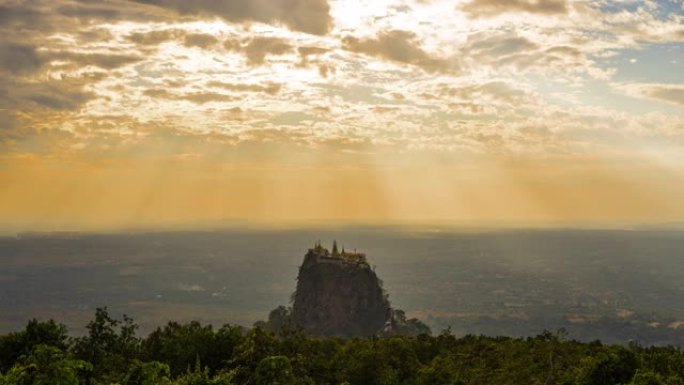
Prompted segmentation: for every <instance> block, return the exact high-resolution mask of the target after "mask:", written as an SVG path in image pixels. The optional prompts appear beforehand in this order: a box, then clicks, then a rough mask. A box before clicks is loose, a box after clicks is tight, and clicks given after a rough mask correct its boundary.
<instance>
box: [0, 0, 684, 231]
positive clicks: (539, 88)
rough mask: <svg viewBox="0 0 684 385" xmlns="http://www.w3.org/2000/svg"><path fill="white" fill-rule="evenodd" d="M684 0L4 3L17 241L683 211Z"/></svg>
mask: <svg viewBox="0 0 684 385" xmlns="http://www.w3.org/2000/svg"><path fill="white" fill-rule="evenodd" d="M682 196H684V1H682V0H658V1H656V0H647V1H633V0H615V1H607V0H595V1H592V0H583V1H576V0H465V1H457V0H195V1H191V2H190V1H184V0H107V1H94V0H49V1H48V0H24V1H22V0H0V231H27V230H40V231H52V230H111V229H130V228H160V227H174V226H180V227H201V226H215V225H217V224H230V223H251V224H271V225H283V224H301V223H328V224H330V223H333V224H454V225H477V226H479V225H487V226H497V225H503V226H508V225H522V226H529V225H534V226H558V225H560V226H566V225H573V226H596V225H600V226H622V225H625V224H654V223H674V222H684V199H682V198H681V197H682Z"/></svg>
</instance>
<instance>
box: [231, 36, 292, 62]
mask: <svg viewBox="0 0 684 385" xmlns="http://www.w3.org/2000/svg"><path fill="white" fill-rule="evenodd" d="M224 47H225V48H226V49H228V50H231V51H243V52H244V54H245V56H246V57H247V64H249V65H253V66H256V65H262V64H264V59H265V58H266V56H268V55H284V54H286V53H289V52H292V50H293V47H292V46H291V45H290V44H289V43H288V42H287V41H286V40H284V39H281V38H277V37H255V38H253V39H251V40H249V42H248V43H247V44H246V45H242V44H240V43H239V42H238V41H236V40H230V39H229V40H227V41H225V42H224Z"/></svg>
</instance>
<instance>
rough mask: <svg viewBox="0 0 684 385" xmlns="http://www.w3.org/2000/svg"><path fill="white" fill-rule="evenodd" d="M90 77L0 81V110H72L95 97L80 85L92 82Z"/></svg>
mask: <svg viewBox="0 0 684 385" xmlns="http://www.w3.org/2000/svg"><path fill="white" fill-rule="evenodd" d="M93 76H95V75H93ZM93 76H82V77H78V78H65V79H61V80H55V79H53V80H45V81H42V82H28V81H24V80H17V79H11V78H0V94H4V95H3V97H2V98H1V100H0V109H8V110H12V111H24V112H26V111H31V110H33V109H36V108H38V109H40V108H47V109H51V110H59V111H76V110H78V109H80V108H81V106H82V105H83V104H85V103H86V102H88V101H89V100H92V99H93V98H95V95H94V94H92V93H90V92H87V91H84V86H85V85H87V84H89V83H90V82H92V81H94V79H93ZM95 78H97V77H96V76H95Z"/></svg>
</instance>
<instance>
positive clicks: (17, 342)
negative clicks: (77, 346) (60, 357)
mask: <svg viewBox="0 0 684 385" xmlns="http://www.w3.org/2000/svg"><path fill="white" fill-rule="evenodd" d="M67 340H68V337H67V328H66V326H64V325H63V324H58V323H57V322H55V321H54V320H49V321H46V322H41V321H38V320H36V319H35V318H34V319H32V320H30V321H29V322H28V324H27V325H26V328H25V329H24V330H23V331H21V332H15V333H10V334H8V335H5V336H2V337H0V371H7V370H9V369H10V368H11V367H12V366H13V365H14V363H15V362H16V361H17V360H18V359H19V357H21V356H24V355H28V354H30V353H31V352H32V351H33V350H34V348H35V347H36V346H38V345H47V346H54V347H56V348H57V349H59V350H62V351H65V350H66V349H67V348H68V343H67Z"/></svg>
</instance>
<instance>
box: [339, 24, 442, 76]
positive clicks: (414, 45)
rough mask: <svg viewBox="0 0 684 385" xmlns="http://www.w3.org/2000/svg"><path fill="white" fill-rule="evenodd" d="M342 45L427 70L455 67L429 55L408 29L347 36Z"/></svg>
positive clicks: (433, 70) (345, 47)
mask: <svg viewBox="0 0 684 385" xmlns="http://www.w3.org/2000/svg"><path fill="white" fill-rule="evenodd" d="M342 45H343V47H344V49H346V50H349V51H352V52H359V53H363V54H366V55H370V56H376V57H381V58H383V59H387V60H391V61H395V62H400V63H406V64H413V65H416V66H419V67H421V68H423V69H424V70H426V71H428V72H438V71H442V72H450V71H453V70H454V69H455V66H454V63H451V62H449V61H448V60H444V59H440V58H433V57H431V56H430V55H429V54H428V53H427V52H425V51H424V50H423V49H422V48H421V46H420V42H419V41H418V39H417V37H416V35H415V34H414V33H413V32H409V31H400V30H393V31H385V32H380V33H379V34H378V36H377V38H371V39H359V38H356V37H351V36H347V37H345V38H344V39H342Z"/></svg>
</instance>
